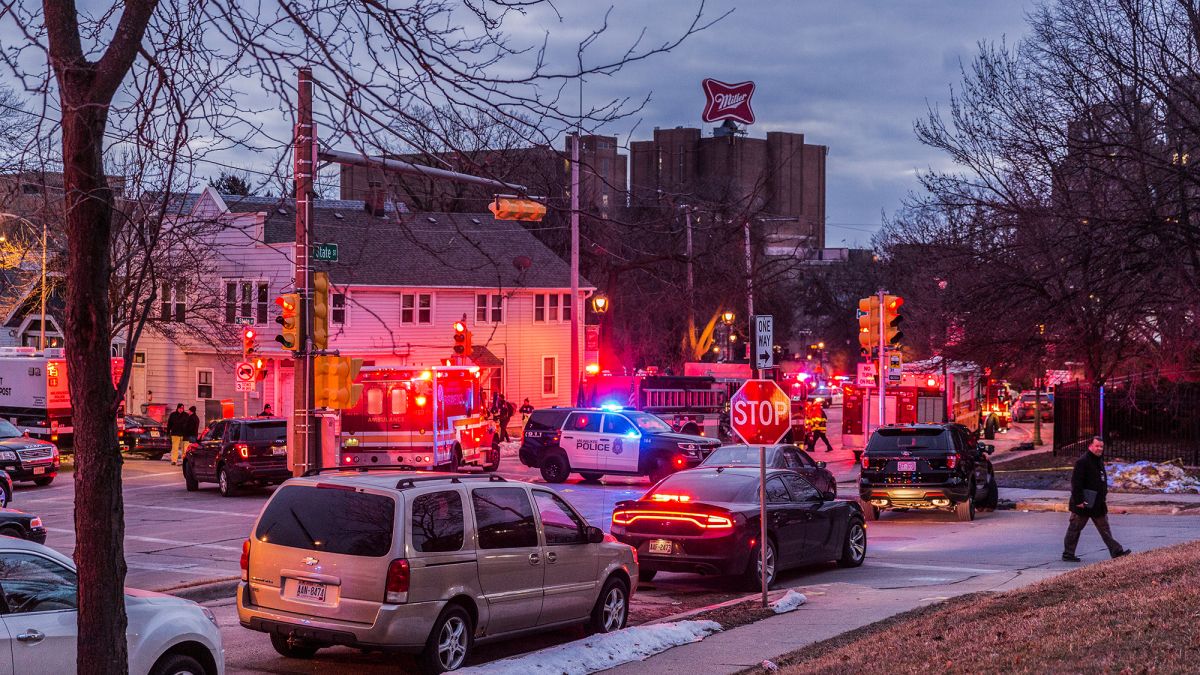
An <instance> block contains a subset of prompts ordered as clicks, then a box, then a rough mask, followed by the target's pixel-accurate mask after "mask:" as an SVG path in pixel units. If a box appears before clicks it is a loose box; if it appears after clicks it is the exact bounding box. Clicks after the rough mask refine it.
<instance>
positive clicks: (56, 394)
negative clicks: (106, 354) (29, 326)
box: [0, 347, 125, 450]
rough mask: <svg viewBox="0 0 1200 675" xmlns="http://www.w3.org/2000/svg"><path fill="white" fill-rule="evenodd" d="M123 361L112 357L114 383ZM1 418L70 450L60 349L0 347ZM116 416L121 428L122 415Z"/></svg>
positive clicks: (63, 361) (67, 402) (68, 397)
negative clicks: (41, 350) (41, 349)
mask: <svg viewBox="0 0 1200 675" xmlns="http://www.w3.org/2000/svg"><path fill="white" fill-rule="evenodd" d="M124 368H125V360H124V359H120V358H114V359H113V360H112V366H111V369H112V378H113V383H114V384H115V383H116V382H118V381H120V379H121V374H122V372H123V371H124ZM0 417H2V418H4V419H6V420H8V421H10V422H12V423H13V425H14V426H16V427H17V428H18V429H20V430H21V431H23V432H25V433H27V434H29V436H30V437H31V438H36V439H38V440H42V441H49V442H51V443H54V444H56V445H57V446H58V447H59V448H60V449H63V450H69V449H70V447H71V445H72V440H73V437H74V431H73V428H72V426H71V394H70V390H69V389H68V388H67V361H66V358H64V354H63V350H62V349H47V350H46V351H45V352H44V353H42V352H38V351H36V350H35V349H34V348H33V347H3V348H0ZM117 419H118V420H119V421H120V422H121V423H120V424H119V425H118V426H119V427H123V426H124V424H123V422H124V415H123V414H121V413H118V416H117Z"/></svg>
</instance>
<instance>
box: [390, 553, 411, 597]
mask: <svg viewBox="0 0 1200 675" xmlns="http://www.w3.org/2000/svg"><path fill="white" fill-rule="evenodd" d="M411 578H412V575H411V574H410V573H409V568H408V560H406V559H404V558H396V559H395V560H393V561H392V564H390V565H388V571H387V594H386V595H385V596H384V601H385V602H404V601H406V600H407V599H408V582H409V581H410V579H411Z"/></svg>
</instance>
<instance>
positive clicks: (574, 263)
mask: <svg viewBox="0 0 1200 675" xmlns="http://www.w3.org/2000/svg"><path fill="white" fill-rule="evenodd" d="M571 138H572V139H573V142H572V143H571V405H575V404H576V403H577V402H578V401H579V374H580V372H581V370H580V368H579V132H578V131H576V132H575V133H574V134H572V135H571Z"/></svg>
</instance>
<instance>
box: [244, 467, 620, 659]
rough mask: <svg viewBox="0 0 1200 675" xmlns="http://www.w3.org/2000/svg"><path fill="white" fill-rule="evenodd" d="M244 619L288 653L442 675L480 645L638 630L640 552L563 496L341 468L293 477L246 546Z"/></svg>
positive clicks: (483, 478) (483, 482) (474, 478)
mask: <svg viewBox="0 0 1200 675" xmlns="http://www.w3.org/2000/svg"><path fill="white" fill-rule="evenodd" d="M241 566H242V583H241V584H239V586H238V618H239V620H240V621H241V624H242V626H244V627H246V628H249V629H251V630H256V631H261V632H264V633H268V634H270V636H271V644H272V645H273V646H274V647H275V649H276V651H278V652H279V653H280V654H282V655H284V656H288V657H295V658H309V657H311V656H312V655H313V654H315V653H316V651H317V650H318V649H320V648H322V647H327V646H330V645H348V646H352V647H358V648H361V649H383V650H394V651H402V652H412V653H416V654H418V655H419V658H420V661H421V664H422V667H423V668H424V669H425V670H427V671H429V672H444V671H448V670H454V669H456V668H458V667H460V666H461V665H462V664H463V663H464V662H465V661H466V660H467V658H468V656H469V654H470V651H471V649H472V647H473V646H474V645H475V643H477V642H485V641H492V640H498V639H502V638H508V637H513V636H515V635H518V634H521V633H528V632H536V631H541V630H548V629H552V628H557V627H561V626H564V625H569V624H576V623H585V622H586V623H588V624H590V626H591V628H592V629H593V630H596V631H599V632H609V631H614V630H618V629H620V628H622V627H624V626H625V622H626V620H627V619H628V615H629V600H630V597H631V595H632V593H633V589H634V583H633V580H635V579H637V578H638V567H637V559H636V554H635V553H634V551H633V549H631V548H630V547H629V546H627V545H625V544H621V543H618V542H616V541H615V540H613V539H612V538H611V537H608V536H606V535H605V534H604V533H603V532H602V531H601V530H600V529H598V528H596V527H592V526H590V525H588V523H587V521H586V520H584V518H583V517H582V516H581V515H579V513H578V512H577V511H576V510H575V509H574V508H573V507H572V506H571V505H570V504H569V503H568V502H567V501H566V500H564V499H563V498H562V497H560V496H559V495H557V494H555V493H554V492H553V491H552V490H550V489H548V488H545V487H541V486H536V485H530V484H527V483H521V482H516V481H507V480H505V479H504V478H502V477H500V476H497V475H495V474H486V475H470V474H445V473H426V472H411V471H398V470H370V471H368V470H338V471H334V472H327V473H318V474H316V475H311V476H305V477H303V478H293V479H291V480H289V481H287V482H286V483H284V484H283V485H282V486H281V487H280V488H279V489H278V490H276V491H275V493H274V494H273V495H272V496H271V499H270V501H269V502H267V504H266V506H265V507H264V508H263V511H262V513H261V514H260V515H259V517H258V520H257V522H256V523H255V525H254V529H253V531H252V533H251V537H250V539H248V540H247V541H246V542H245V543H244V544H243V548H242V560H241Z"/></svg>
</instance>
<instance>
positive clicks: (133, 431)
mask: <svg viewBox="0 0 1200 675" xmlns="http://www.w3.org/2000/svg"><path fill="white" fill-rule="evenodd" d="M145 432H146V430H145V429H143V428H141V427H125V433H127V434H142V433H145Z"/></svg>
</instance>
